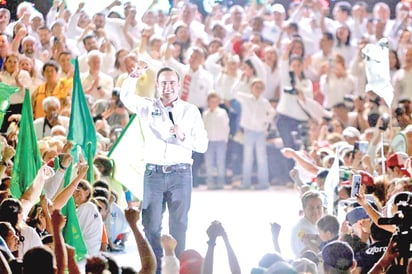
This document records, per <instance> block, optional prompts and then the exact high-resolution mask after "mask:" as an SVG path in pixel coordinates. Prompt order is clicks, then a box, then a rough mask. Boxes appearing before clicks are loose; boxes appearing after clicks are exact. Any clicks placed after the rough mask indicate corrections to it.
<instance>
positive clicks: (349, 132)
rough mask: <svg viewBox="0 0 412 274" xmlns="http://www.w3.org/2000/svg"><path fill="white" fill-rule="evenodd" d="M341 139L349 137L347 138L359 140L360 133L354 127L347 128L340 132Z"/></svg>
mask: <svg viewBox="0 0 412 274" xmlns="http://www.w3.org/2000/svg"><path fill="white" fill-rule="evenodd" d="M342 135H343V137H349V138H351V137H352V138H358V139H359V138H360V132H359V130H358V129H357V128H354V127H347V128H345V129H344V130H343V132H342Z"/></svg>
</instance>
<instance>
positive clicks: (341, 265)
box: [322, 241, 354, 271]
mask: <svg viewBox="0 0 412 274" xmlns="http://www.w3.org/2000/svg"><path fill="white" fill-rule="evenodd" d="M322 258H323V264H324V265H327V266H329V267H332V268H333V269H336V270H341V271H342V270H349V269H350V268H351V267H352V265H353V261H354V255H353V250H352V248H351V247H350V245H349V244H347V243H346V242H342V241H333V242H330V243H328V244H327V245H325V247H324V248H323V249H322Z"/></svg>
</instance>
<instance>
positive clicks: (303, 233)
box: [291, 190, 323, 258]
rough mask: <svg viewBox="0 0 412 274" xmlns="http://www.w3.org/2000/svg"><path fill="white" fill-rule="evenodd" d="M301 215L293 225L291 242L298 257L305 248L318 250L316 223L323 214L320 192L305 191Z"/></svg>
mask: <svg viewBox="0 0 412 274" xmlns="http://www.w3.org/2000/svg"><path fill="white" fill-rule="evenodd" d="M301 202H302V208H303V217H301V218H300V219H299V221H298V222H297V223H296V224H295V225H294V226H293V228H292V233H291V244H292V251H293V253H294V255H295V256H296V257H297V258H298V257H300V255H301V253H302V252H303V251H305V250H307V249H309V250H313V251H315V252H316V251H318V249H319V234H318V229H317V227H316V223H317V222H318V220H319V219H320V218H321V217H322V215H323V200H322V194H321V193H319V192H317V191H311V190H310V191H307V192H306V193H305V194H303V195H302V198H301Z"/></svg>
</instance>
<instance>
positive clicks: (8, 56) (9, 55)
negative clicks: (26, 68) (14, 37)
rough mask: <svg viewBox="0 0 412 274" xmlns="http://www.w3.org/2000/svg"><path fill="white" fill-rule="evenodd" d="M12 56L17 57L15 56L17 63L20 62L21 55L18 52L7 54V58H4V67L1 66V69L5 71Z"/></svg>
mask: <svg viewBox="0 0 412 274" xmlns="http://www.w3.org/2000/svg"><path fill="white" fill-rule="evenodd" d="M11 57H15V58H16V59H17V63H19V62H20V57H19V56H18V55H17V54H15V53H10V54H7V56H6V58H5V59H4V62H3V66H2V68H1V70H3V71H4V70H5V69H6V62H7V61H8V60H9V59H10V58H11Z"/></svg>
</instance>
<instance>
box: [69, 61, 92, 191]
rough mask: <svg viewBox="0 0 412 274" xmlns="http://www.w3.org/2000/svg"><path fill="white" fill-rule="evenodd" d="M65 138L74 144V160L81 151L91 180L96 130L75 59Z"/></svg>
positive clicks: (88, 178) (90, 180) (75, 160)
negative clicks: (68, 121) (69, 111)
mask: <svg viewBox="0 0 412 274" xmlns="http://www.w3.org/2000/svg"><path fill="white" fill-rule="evenodd" d="M67 139H68V140H70V141H71V142H72V143H73V144H74V146H73V150H72V156H73V159H74V162H77V161H78V156H79V155H78V154H79V152H80V151H81V153H82V155H83V156H84V158H85V159H86V160H87V163H88V164H89V167H90V168H89V171H88V173H87V180H89V182H90V183H92V182H93V168H92V166H93V157H94V154H95V153H96V143H97V140H96V130H95V128H94V122H93V117H92V115H91V113H90V110H89V105H88V104H87V100H86V96H84V92H83V87H82V83H81V81H80V72H79V62H78V60H77V59H76V60H75V64H74V76H73V92H72V105H71V113H70V123H69V131H68V135H67Z"/></svg>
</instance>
